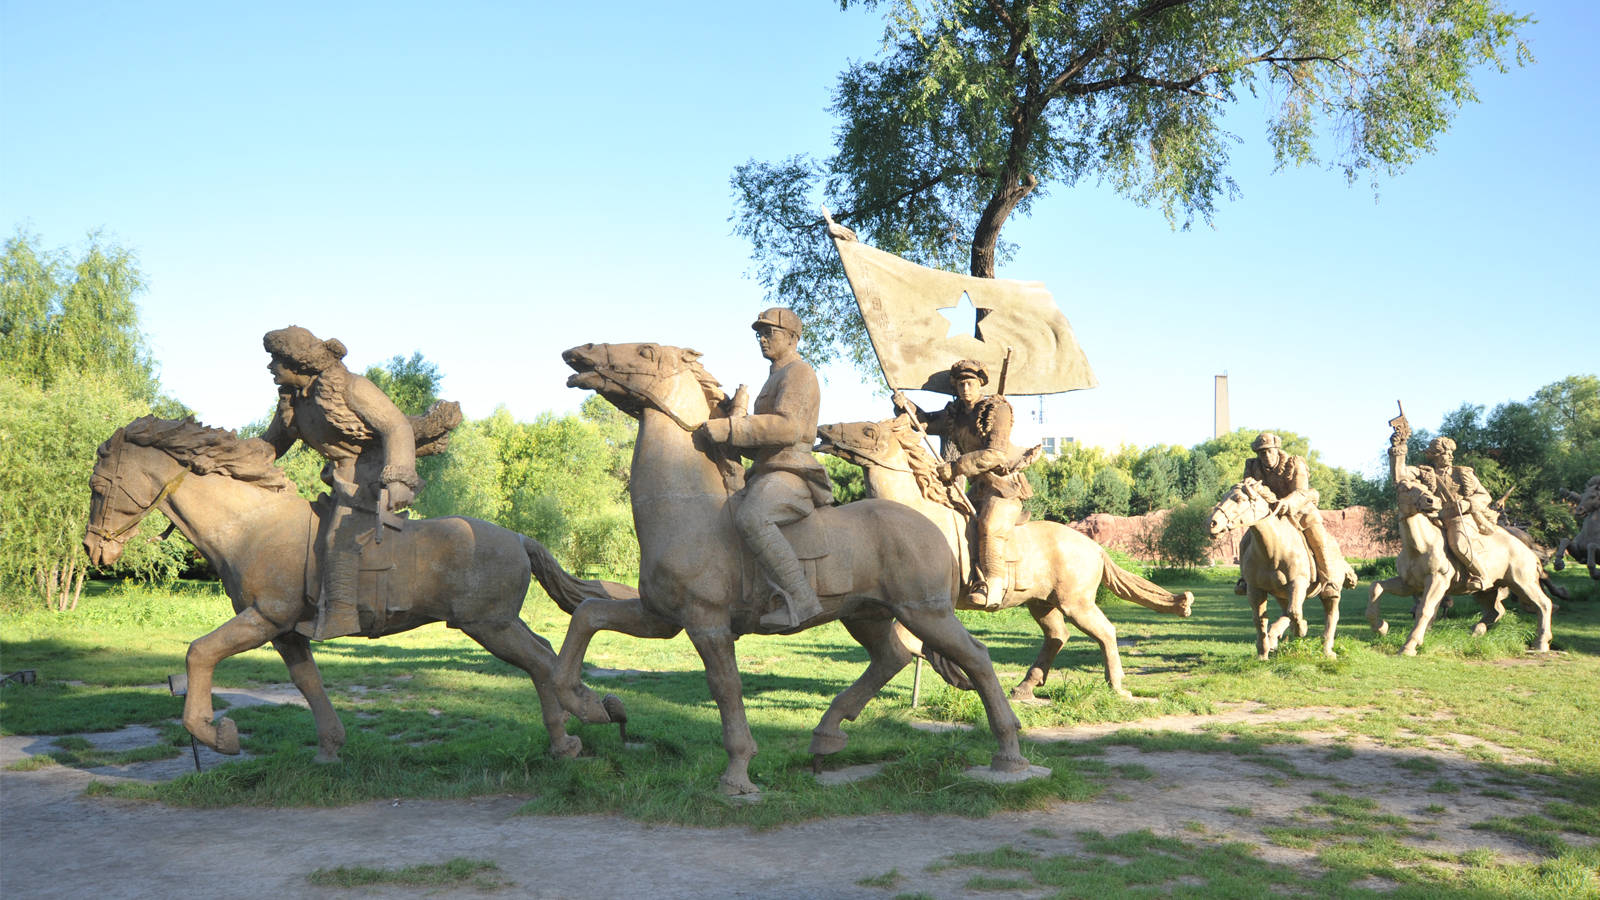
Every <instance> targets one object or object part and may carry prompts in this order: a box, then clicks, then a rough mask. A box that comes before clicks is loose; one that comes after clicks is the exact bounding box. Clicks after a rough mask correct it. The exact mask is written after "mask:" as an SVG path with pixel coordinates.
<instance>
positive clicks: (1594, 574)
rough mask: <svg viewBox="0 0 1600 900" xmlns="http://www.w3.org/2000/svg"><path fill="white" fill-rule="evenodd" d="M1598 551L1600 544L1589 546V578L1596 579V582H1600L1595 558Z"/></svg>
mask: <svg viewBox="0 0 1600 900" xmlns="http://www.w3.org/2000/svg"><path fill="white" fill-rule="evenodd" d="M1596 550H1600V542H1596V543H1593V544H1590V545H1589V558H1588V560H1587V562H1588V566H1589V577H1590V578H1593V579H1595V580H1596V581H1600V571H1596V570H1595V561H1594V557H1595V551H1596Z"/></svg>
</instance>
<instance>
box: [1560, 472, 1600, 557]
mask: <svg viewBox="0 0 1600 900" xmlns="http://www.w3.org/2000/svg"><path fill="white" fill-rule="evenodd" d="M1561 499H1563V500H1571V501H1572V502H1573V503H1575V504H1577V508H1576V509H1574V510H1573V513H1574V515H1576V516H1577V517H1578V519H1579V522H1580V523H1581V524H1580V525H1579V527H1578V533H1577V534H1575V535H1573V536H1572V537H1569V538H1562V539H1561V543H1560V545H1559V546H1557V547H1556V552H1555V559H1553V560H1552V563H1553V566H1552V568H1554V569H1555V570H1556V571H1557V572H1559V571H1561V570H1562V569H1564V568H1566V566H1567V555H1568V554H1571V555H1572V558H1573V559H1575V560H1577V561H1578V562H1580V563H1583V564H1584V565H1586V566H1588V568H1589V577H1590V578H1594V579H1600V567H1597V566H1596V557H1597V556H1600V475H1596V476H1594V477H1593V478H1591V479H1589V483H1588V484H1586V485H1584V487H1583V493H1582V494H1579V493H1577V492H1576V491H1562V492H1561Z"/></svg>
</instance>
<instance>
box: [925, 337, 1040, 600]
mask: <svg viewBox="0 0 1600 900" xmlns="http://www.w3.org/2000/svg"><path fill="white" fill-rule="evenodd" d="M1002 380H1003V379H1002ZM950 381H951V383H952V385H953V386H954V388H955V395H956V399H954V400H952V401H951V402H950V403H948V404H946V405H945V408H944V409H941V410H939V411H938V412H933V413H927V412H923V411H922V410H920V409H918V408H917V406H916V404H914V403H912V402H911V399H910V398H909V397H907V396H906V395H905V394H903V393H901V392H900V391H895V392H894V396H893V401H894V406H895V410H896V411H897V412H904V413H909V414H910V415H913V416H915V417H916V418H917V420H918V421H920V422H922V423H924V424H926V425H927V427H928V432H929V433H930V434H936V435H939V436H940V437H942V438H944V439H945V441H946V454H945V455H946V458H947V459H948V460H949V461H948V462H945V463H943V464H942V465H940V466H939V477H940V478H941V479H942V480H943V481H945V482H946V483H955V482H956V480H957V479H959V478H966V479H968V481H969V482H970V483H971V485H972V494H971V496H972V505H973V507H974V508H975V509H976V510H977V515H976V516H975V517H974V519H973V521H974V523H975V528H974V535H973V545H974V547H975V549H976V552H975V553H974V554H973V561H972V569H973V571H972V574H971V578H970V581H969V585H968V600H969V601H970V602H972V603H974V604H976V605H977V606H979V607H981V608H983V609H999V608H1000V607H1001V605H1002V604H1003V603H1004V601H1005V597H1006V544H1007V542H1008V541H1009V540H1010V539H1011V532H1012V531H1013V530H1014V529H1015V528H1016V526H1017V522H1018V521H1019V520H1020V519H1021V517H1022V501H1024V500H1026V499H1028V498H1029V497H1031V496H1033V487H1032V486H1031V485H1030V484H1029V483H1028V479H1027V477H1026V476H1025V475H1023V474H1022V469H1023V468H1024V467H1025V466H1026V463H1025V462H1024V461H1023V460H1024V459H1025V457H1026V454H1025V453H1023V452H1022V451H1019V450H1018V449H1017V448H1016V447H1015V446H1013V445H1012V443H1011V423H1012V418H1013V414H1012V411H1011V403H1010V401H1008V400H1006V398H1005V397H1004V396H1003V395H1001V394H992V395H990V396H988V397H985V396H983V386H984V385H986V384H988V383H989V370H988V369H987V368H985V367H984V365H983V363H981V362H978V361H977V360H972V359H963V360H959V361H957V362H956V364H955V365H953V366H951V367H950ZM952 447H953V449H954V452H951V448H952Z"/></svg>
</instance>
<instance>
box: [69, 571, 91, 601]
mask: <svg viewBox="0 0 1600 900" xmlns="http://www.w3.org/2000/svg"><path fill="white" fill-rule="evenodd" d="M88 574H89V567H88V566H83V567H81V568H79V569H78V571H77V574H76V575H74V576H73V579H72V606H71V607H70V608H71V609H74V610H76V609H77V608H78V598H79V597H81V596H83V581H84V578H85V576H87V575H88Z"/></svg>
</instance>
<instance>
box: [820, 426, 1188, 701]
mask: <svg viewBox="0 0 1600 900" xmlns="http://www.w3.org/2000/svg"><path fill="white" fill-rule="evenodd" d="M817 434H818V436H820V437H821V439H822V443H821V444H819V445H818V446H817V450H819V451H821V452H823V453H829V454H832V455H834V456H837V457H839V458H840V459H843V460H845V461H846V462H850V463H854V464H856V465H858V466H860V467H861V468H862V469H863V470H864V471H865V473H866V485H867V496H868V497H876V498H881V499H884V500H893V501H895V502H897V503H903V504H905V505H906V506H909V507H911V508H912V509H915V510H916V511H918V512H920V513H922V515H924V516H926V517H927V518H928V519H930V520H932V521H933V523H934V524H935V525H938V526H939V529H940V531H942V532H943V533H944V536H945V540H946V542H947V543H948V544H949V545H950V550H951V552H952V553H954V554H955V555H956V558H957V559H958V561H959V563H960V565H961V567H962V569H963V571H964V570H965V569H966V557H967V554H968V553H969V552H970V548H969V544H968V532H969V530H970V525H969V520H968V519H967V517H966V514H965V513H964V512H960V511H958V510H957V509H956V505H955V503H954V502H952V499H951V497H950V495H949V493H948V490H947V487H946V485H944V484H943V483H942V482H940V481H939V479H938V477H937V476H936V475H935V469H936V468H937V467H938V465H939V462H938V460H936V459H934V458H933V454H931V453H929V452H928V450H927V448H925V447H923V446H922V441H921V438H920V437H919V435H918V434H917V432H916V431H915V430H914V429H913V428H912V427H911V420H910V418H909V417H907V416H905V415H901V416H899V417H897V418H894V419H888V420H886V421H882V422H845V423H840V424H836V425H823V426H822V427H820V428H818V429H817ZM1012 546H1013V548H1014V549H1015V553H1016V556H1017V569H1018V572H1017V574H1016V577H1014V578H1011V579H1010V580H1009V583H1010V585H1011V590H1009V591H1007V592H1006V596H1005V602H1004V604H1003V605H1002V606H1001V607H1000V608H1001V609H1010V608H1012V607H1015V606H1022V605H1026V606H1027V607H1028V612H1029V613H1031V614H1032V615H1033V618H1034V621H1036V622H1038V623H1039V629H1040V630H1041V631H1043V632H1044V642H1043V643H1042V644H1040V645H1039V655H1038V656H1037V657H1036V658H1035V659H1034V661H1033V665H1032V666H1030V667H1029V668H1028V674H1027V675H1026V676H1025V677H1024V678H1023V680H1022V683H1021V684H1019V685H1017V686H1016V687H1015V688H1013V689H1012V691H1011V699H1013V700H1032V699H1034V694H1033V691H1034V688H1037V687H1039V686H1041V685H1043V684H1044V682H1045V679H1046V677H1048V675H1049V674H1050V666H1051V664H1052V663H1053V662H1055V658H1056V654H1058V653H1060V652H1061V647H1062V645H1064V644H1065V643H1066V641H1067V624H1066V623H1067V622H1069V621H1070V622H1071V623H1072V624H1073V625H1076V626H1077V627H1078V630H1079V631H1081V632H1083V633H1084V634H1086V635H1088V636H1089V637H1091V638H1093V639H1094V640H1095V643H1097V644H1099V645H1100V652H1101V653H1102V654H1103V655H1104V657H1105V668H1106V683H1107V684H1109V685H1110V686H1111V689H1112V690H1113V691H1115V692H1117V693H1118V694H1119V695H1121V696H1123V697H1127V698H1130V699H1131V698H1132V697H1133V694H1132V693H1130V692H1129V691H1128V690H1127V689H1126V688H1124V687H1123V686H1122V658H1121V655H1120V654H1118V652H1117V629H1116V626H1114V625H1112V624H1111V621H1110V620H1109V619H1107V618H1106V615H1105V613H1104V612H1102V611H1101V609H1100V607H1099V606H1097V605H1096V604H1095V593H1096V591H1097V589H1098V588H1099V587H1100V586H1101V585H1104V586H1105V587H1106V588H1107V589H1109V590H1110V591H1111V593H1113V594H1115V595H1117V596H1118V597H1121V598H1122V599H1124V600H1130V601H1132V602H1134V603H1137V604H1139V605H1141V606H1145V607H1148V608H1150V609H1153V610H1156V611H1158V612H1166V613H1172V614H1173V615H1176V616H1187V615H1189V607H1190V605H1191V604H1192V603H1193V602H1194V594H1192V593H1190V592H1189V591H1184V592H1183V593H1182V594H1173V593H1171V592H1170V591H1167V590H1164V589H1162V588H1161V587H1160V586H1159V585H1156V584H1154V583H1152V582H1149V581H1146V580H1145V579H1143V578H1140V577H1139V576H1137V575H1135V574H1133V573H1132V572H1128V571H1125V570H1123V569H1122V568H1120V567H1119V566H1117V564H1116V563H1115V562H1112V560H1111V557H1110V556H1109V555H1108V554H1107V553H1106V551H1105V550H1104V549H1103V548H1102V547H1101V546H1100V545H1099V544H1096V543H1095V542H1094V541H1092V540H1090V539H1089V538H1088V537H1087V536H1085V535H1083V534H1081V533H1079V532H1077V531H1075V530H1073V529H1072V528H1069V527H1067V526H1065V525H1062V524H1060V523H1059V522H1042V521H1036V522H1028V523H1027V524H1025V525H1022V526H1019V527H1018V528H1017V530H1016V532H1015V533H1014V534H1013V535H1012ZM956 608H957V609H982V608H983V607H980V606H977V605H976V604H973V603H970V602H968V601H967V599H966V597H965V595H958V596H957V599H956ZM905 638H906V639H907V645H908V646H909V647H911V649H912V652H913V653H916V652H918V651H919V650H920V644H919V643H917V642H916V639H915V638H914V637H912V636H910V635H906V636H905ZM935 668H938V665H937V664H936V665H935Z"/></svg>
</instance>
